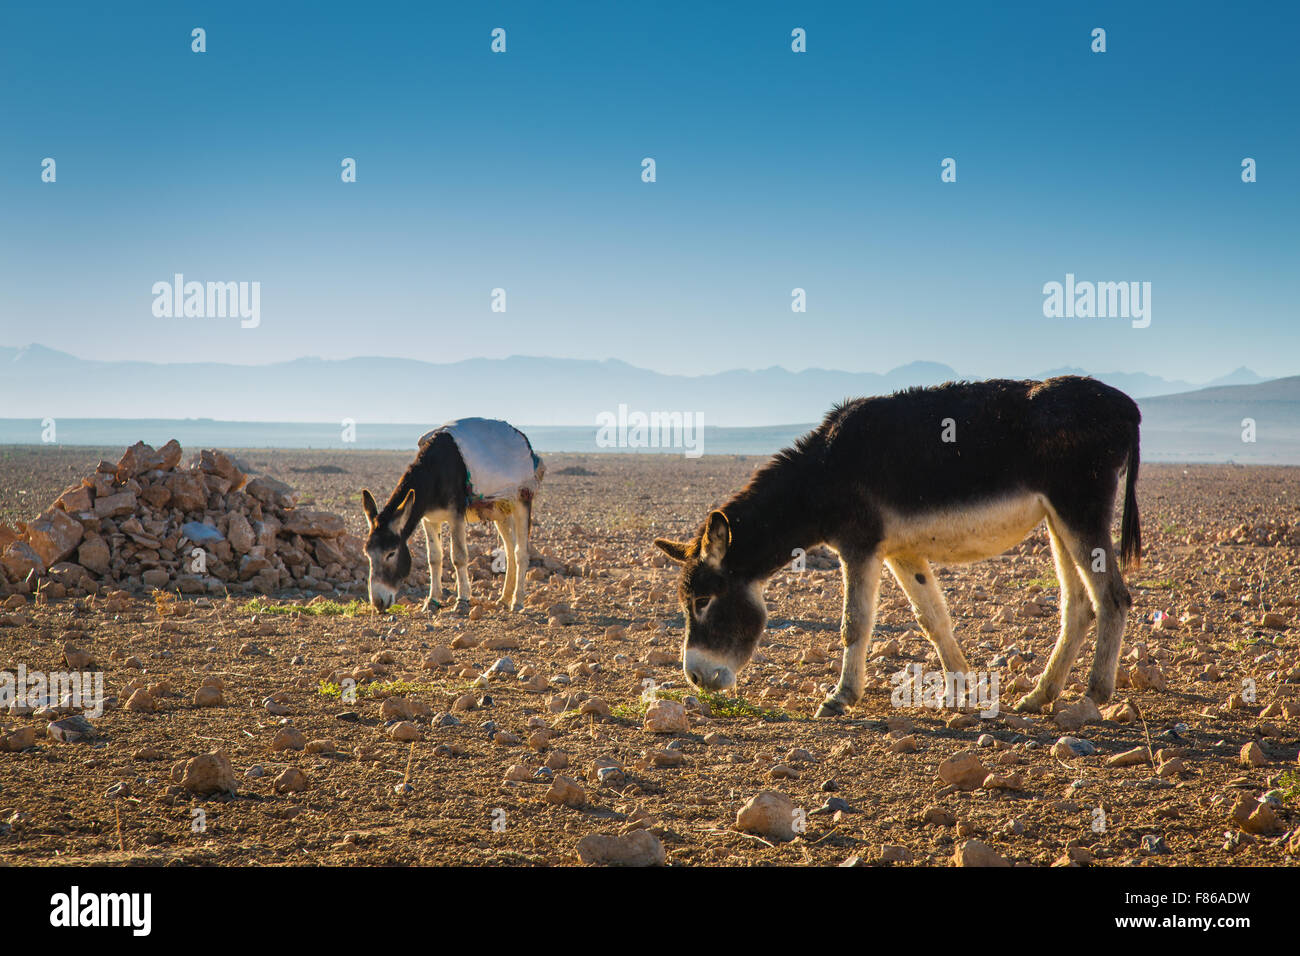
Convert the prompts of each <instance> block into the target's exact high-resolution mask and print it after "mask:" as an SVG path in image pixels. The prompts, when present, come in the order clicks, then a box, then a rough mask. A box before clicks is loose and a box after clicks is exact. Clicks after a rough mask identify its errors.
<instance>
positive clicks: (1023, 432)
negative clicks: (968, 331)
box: [655, 375, 1142, 717]
mask: <svg viewBox="0 0 1300 956" xmlns="http://www.w3.org/2000/svg"><path fill="white" fill-rule="evenodd" d="M1140 422H1141V414H1140V413H1139V411H1138V408H1137V405H1136V404H1134V402H1133V400H1132V399H1130V398H1129V397H1128V396H1127V395H1125V394H1124V393H1123V392H1120V391H1118V390H1116V389H1114V388H1111V387H1110V386H1108V385H1104V384H1102V383H1101V382H1098V381H1096V380H1094V379H1091V378H1083V377H1079V376H1074V375H1067V376H1061V377H1059V378H1050V379H1047V380H1046V381H1042V382H1036V381H1007V380H993V381H987V382H975V383H965V382H962V383H948V384H946V385H940V386H937V387H934V388H926V389H919V388H913V389H907V390H905V391H901V392H898V393H895V394H893V395H890V396H885V397H878V398H860V399H856V400H854V401H849V402H846V403H844V404H841V405H838V406H836V407H835V408H833V409H831V411H830V412H829V413H828V414H827V416H826V418H825V420H824V421H823V422H822V423H821V425H820V426H819V427H818V428H816V429H815V430H814V431H812V432H810V433H809V434H807V435H805V436H803V437H802V438H800V439H799V440H798V441H797V442H796V443H795V446H794V447H793V448H789V449H786V450H784V451H782V452H780V453H779V454H777V455H776V456H775V457H774V458H773V459H772V460H771V461H770V462H768V463H767V464H766V465H764V466H763V467H762V468H760V469H759V470H758V471H757V472H755V473H754V475H753V477H752V478H751V479H750V482H749V484H748V485H746V486H745V488H744V489H742V490H741V491H740V492H739V493H737V494H736V495H735V496H734V497H733V498H732V499H731V500H730V501H729V502H727V503H726V504H724V505H723V506H722V507H721V508H719V509H717V510H715V511H712V512H710V513H709V515H708V517H707V519H706V520H705V521H704V524H703V526H702V527H701V528H700V529H699V530H698V531H697V532H696V534H695V537H694V538H693V539H692V540H690V541H688V542H679V541H668V540H664V539H662V538H660V539H657V540H656V541H655V545H656V546H657V547H658V548H660V550H662V551H663V552H664V553H665V554H667V555H668V556H669V557H670V558H671V559H672V560H673V561H675V562H677V563H678V564H680V565H681V566H682V573H681V580H680V584H679V588H678V598H679V601H680V603H681V606H682V611H683V614H684V616H685V620H686V635H685V639H684V641H683V643H682V669H683V671H684V672H685V675H686V678H687V680H689V681H690V682H691V683H692V684H694V685H696V686H698V687H703V688H705V689H709V690H726V689H729V688H731V687H733V686H734V685H735V682H736V675H737V673H738V672H739V671H740V669H741V668H743V667H744V666H745V664H746V663H748V661H749V659H750V657H751V656H752V655H753V653H754V648H755V646H756V645H757V643H758V638H759V635H760V634H761V633H762V631H763V627H764V625H765V623H766V620H767V607H766V605H765V603H764V601H763V595H762V589H763V584H764V582H765V581H766V580H767V579H768V578H770V577H771V576H772V575H773V574H774V573H775V572H776V571H777V570H778V569H780V568H781V567H782V566H783V565H785V564H787V563H788V562H789V561H790V559H791V555H792V554H793V552H794V551H795V549H797V548H805V549H806V548H810V547H813V546H816V545H818V544H826V545H828V546H829V547H831V548H832V549H833V550H834V551H835V552H836V553H837V554H838V555H839V557H840V563H841V567H842V573H843V579H844V614H843V618H842V621H841V624H840V636H841V640H842V641H843V644H844V657H843V661H842V667H841V672H840V679H839V684H838V685H837V686H836V688H835V690H834V692H833V693H831V694H830V695H829V696H828V697H827V699H826V700H825V702H823V703H822V705H821V707H820V708H819V709H818V711H817V716H819V717H833V716H839V715H842V714H843V713H844V712H845V709H846V708H847V707H849V706H852V705H853V704H856V703H857V702H858V701H859V700H860V699H861V698H862V694H863V683H864V679H865V667H866V649H867V644H868V643H869V639H870V636H871V630H872V626H873V624H874V621H875V612H876V597H877V593H878V589H879V585H880V576H881V574H880V572H881V567H882V565H883V566H884V567H887V568H888V569H889V570H890V572H891V573H892V574H893V576H894V578H895V579H896V580H897V581H898V584H899V586H900V587H901V588H902V589H903V591H904V592H905V593H906V594H907V597H908V599H909V601H910V602H911V605H912V610H913V613H914V614H915V615H916V618H917V621H918V622H919V623H920V625H921V629H922V630H923V631H924V632H925V634H926V637H928V638H929V640H930V642H931V643H932V644H933V645H934V647H935V649H936V650H937V651H938V654H939V660H940V662H941V664H942V665H943V670H944V676H945V680H946V681H947V683H946V686H947V687H953V686H954V682H953V681H954V677H955V675H965V674H966V673H968V667H967V664H966V658H965V656H964V655H963V654H962V651H961V648H960V647H959V646H958V645H957V642H956V640H955V639H954V637H953V631H952V621H951V619H950V618H949V616H948V608H947V604H946V603H945V601H944V597H943V592H942V591H941V590H940V588H939V585H938V582H937V581H936V580H935V577H934V572H933V571H932V570H931V568H930V562H931V561H936V562H941V563H969V562H972V561H977V560H980V559H982V558H986V557H990V556H992V555H996V554H998V553H1000V552H1002V551H1005V550H1006V549H1007V548H1009V547H1011V546H1012V545H1014V544H1016V543H1017V542H1018V541H1020V540H1022V539H1023V538H1024V537H1025V536H1026V535H1027V534H1028V533H1029V532H1030V531H1031V530H1032V529H1033V528H1034V527H1036V526H1037V525H1038V523H1039V522H1040V521H1042V520H1043V519H1044V518H1046V519H1047V528H1048V533H1049V535H1050V538H1051V544H1052V555H1053V557H1054V559H1055V563H1056V576H1057V579H1058V581H1059V582H1060V585H1061V633H1060V637H1059V639H1058V640H1057V642H1056V647H1055V649H1054V650H1053V651H1052V655H1051V658H1050V660H1049V661H1048V663H1047V667H1046V669H1045V670H1044V671H1043V673H1042V676H1041V677H1040V678H1039V680H1038V683H1037V686H1035V687H1034V689H1033V690H1032V691H1030V692H1029V693H1028V694H1026V695H1025V696H1024V697H1023V698H1021V699H1020V700H1019V701H1018V702H1017V704H1016V710H1019V711H1031V712H1034V711H1038V710H1039V709H1041V708H1042V707H1043V706H1044V705H1046V704H1047V703H1048V702H1050V701H1052V700H1054V699H1055V698H1056V697H1057V695H1058V694H1059V693H1060V692H1061V689H1062V688H1063V687H1064V685H1065V680H1066V676H1067V675H1068V674H1069V672H1070V668H1071V667H1072V666H1073V664H1074V660H1075V658H1076V657H1077V656H1078V653H1079V649H1080V647H1081V645H1082V644H1083V640H1084V637H1085V636H1086V634H1087V631H1088V627H1089V623H1090V621H1091V620H1092V618H1093V617H1094V616H1095V618H1096V620H1097V647H1096V655H1095V658H1094V660H1093V664H1092V671H1091V674H1090V676H1089V681H1088V696H1089V697H1091V698H1092V699H1093V700H1094V701H1096V702H1098V703H1101V702H1104V701H1105V700H1107V699H1108V698H1109V697H1110V695H1111V694H1112V692H1113V691H1114V688H1115V670H1116V666H1117V663H1118V659H1119V650H1120V638H1121V635H1122V634H1123V631H1124V624H1125V620H1126V618H1127V615H1128V609H1129V608H1130V607H1131V606H1132V603H1133V601H1132V598H1131V597H1130V595H1129V592H1128V589H1127V588H1126V587H1125V584H1124V578H1123V576H1122V575H1121V573H1120V566H1119V563H1118V562H1117V561H1116V560H1115V550H1114V544H1113V542H1112V541H1111V532H1110V526H1111V518H1112V515H1113V512H1114V499H1115V492H1116V489H1117V487H1118V484H1119V475H1120V473H1121V472H1122V471H1127V483H1126V486H1125V490H1124V512H1123V518H1122V520H1121V533H1120V553H1121V556H1122V558H1123V562H1124V567H1125V570H1128V569H1130V568H1136V567H1138V566H1139V565H1140V562H1141V555H1142V538H1141V528H1140V526H1139V521H1138V509H1137V498H1136V495H1135V492H1134V486H1135V484H1136V482H1137V474H1138V425H1139V423H1140Z"/></svg>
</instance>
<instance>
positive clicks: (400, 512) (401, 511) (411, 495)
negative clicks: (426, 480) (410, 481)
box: [393, 488, 415, 519]
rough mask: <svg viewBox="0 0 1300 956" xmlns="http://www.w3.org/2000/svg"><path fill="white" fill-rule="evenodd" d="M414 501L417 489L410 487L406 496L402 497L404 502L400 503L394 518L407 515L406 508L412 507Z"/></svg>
mask: <svg viewBox="0 0 1300 956" xmlns="http://www.w3.org/2000/svg"><path fill="white" fill-rule="evenodd" d="M414 503H415V489H414V488H409V489H407V492H406V497H405V498H403V499H402V503H401V504H400V505H398V506H397V510H396V511H394V512H393V518H394V519H397V518H402V517H405V516H406V509H408V508H410V507H411V505H412V504H414Z"/></svg>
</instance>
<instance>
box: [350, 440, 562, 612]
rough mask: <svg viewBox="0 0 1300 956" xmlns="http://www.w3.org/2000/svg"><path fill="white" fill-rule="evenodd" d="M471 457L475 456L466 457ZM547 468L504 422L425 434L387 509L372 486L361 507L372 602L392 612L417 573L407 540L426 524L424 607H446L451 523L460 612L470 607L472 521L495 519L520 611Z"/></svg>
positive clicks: (508, 584)
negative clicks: (445, 558)
mask: <svg viewBox="0 0 1300 956" xmlns="http://www.w3.org/2000/svg"><path fill="white" fill-rule="evenodd" d="M467 459H468V460H467ZM545 473H546V466H545V465H543V464H542V462H541V460H540V459H539V458H538V457H537V455H536V454H534V453H533V450H532V445H531V444H530V443H529V441H528V439H527V438H526V437H525V436H524V434H523V433H522V432H520V431H518V430H517V429H515V428H513V427H512V426H510V425H508V424H507V423H505V422H501V421H495V420H492V419H482V418H468V419H460V420H459V421H456V422H449V423H448V424H447V425H444V426H442V427H441V428H438V429H435V430H434V431H431V432H429V433H428V434H426V435H425V436H424V437H423V438H421V439H420V447H419V451H418V452H417V453H416V456H415V460H414V461H413V462H411V464H410V466H409V467H408V468H407V469H406V473H405V474H403V475H402V479H401V481H399V482H398V483H397V487H396V488H395V489H394V490H393V494H392V496H391V497H390V498H389V499H388V504H386V505H384V507H383V509H382V510H381V509H379V508H378V507H376V504H375V499H374V496H373V495H371V493H370V491H369V489H363V490H362V492H361V506H362V508H363V509H364V510H365V513H366V521H367V523H368V524H369V527H370V532H369V535H368V536H367V538H366V556H367V557H368V558H369V559H370V603H371V604H373V605H374V606H375V607H376V608H377V609H378V610H380V611H386V610H388V608H389V607H391V606H392V604H393V602H394V601H396V600H397V592H398V588H399V587H400V586H401V584H402V581H404V580H405V579H406V576H407V575H408V574H410V572H411V551H410V548H409V547H408V545H407V539H409V538H410V536H411V535H412V534H413V533H414V532H415V527H416V525H423V527H424V538H425V544H426V546H427V548H428V552H429V596H428V598H427V599H426V600H425V601H424V603H423V604H422V605H421V608H422V610H425V611H432V610H436V609H438V608H440V607H442V602H443V599H444V598H445V596H446V592H445V591H444V590H443V587H442V527H443V525H444V524H449V525H451V560H452V564H453V565H454V566H455V568H456V610H457V611H458V612H461V613H463V612H465V611H467V610H468V609H469V604H470V585H469V548H468V546H467V544H466V541H465V526H466V524H467V523H470V524H472V523H474V522H477V521H492V522H494V523H495V524H496V527H497V534H498V535H499V536H500V538H501V546H502V548H503V549H504V551H505V558H506V578H505V583H504V585H503V587H502V589H501V601H502V603H504V604H506V605H507V606H508V607H509V608H510V610H512V611H521V610H523V606H524V592H525V589H526V583H525V575H526V573H527V571H528V560H529V549H528V538H529V534H530V533H531V530H532V513H533V499H534V496H535V494H536V492H537V489H538V487H539V486H540V484H541V480H542V477H543V476H544V475H545Z"/></svg>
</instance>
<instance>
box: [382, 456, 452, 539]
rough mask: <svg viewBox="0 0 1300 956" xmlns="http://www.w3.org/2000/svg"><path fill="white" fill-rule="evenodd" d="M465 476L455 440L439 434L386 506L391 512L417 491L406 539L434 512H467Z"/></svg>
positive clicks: (412, 463) (408, 518) (405, 531)
mask: <svg viewBox="0 0 1300 956" xmlns="http://www.w3.org/2000/svg"><path fill="white" fill-rule="evenodd" d="M465 478H466V475H465V462H464V460H463V459H462V458H461V457H460V452H459V451H458V450H457V449H456V443H455V442H454V441H453V440H452V439H451V436H449V435H439V436H438V437H436V438H435V439H434V440H433V441H432V442H430V443H429V444H427V445H425V446H424V447H423V448H422V449H421V450H420V453H419V454H418V455H416V457H415V461H413V462H411V464H410V467H408V468H407V469H406V472H405V474H403V475H402V479H401V481H399V482H398V483H397V487H396V488H395V489H394V490H393V495H392V497H391V498H389V499H388V504H387V505H385V506H384V512H385V513H386V514H389V515H391V514H392V513H393V512H394V511H396V510H397V507H398V505H400V504H401V503H402V500H403V499H404V498H405V497H406V495H407V492H409V491H412V490H414V492H415V500H414V501H413V502H412V503H411V513H410V514H409V515H408V516H407V518H406V521H405V522H404V524H403V527H402V529H401V536H402V539H403V540H405V539H406V538H408V537H410V536H411V534H412V533H414V531H415V529H416V528H417V527H418V526H419V524H420V519H422V518H423V517H424V516H425V515H427V514H428V513H429V512H431V511H450V512H455V513H457V514H460V513H463V512H464V510H465V495H466V491H465Z"/></svg>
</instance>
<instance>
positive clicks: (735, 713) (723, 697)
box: [609, 688, 805, 723]
mask: <svg viewBox="0 0 1300 956" xmlns="http://www.w3.org/2000/svg"><path fill="white" fill-rule="evenodd" d="M655 696H656V697H659V698H662V699H664V700H675V701H678V702H679V703H680V702H681V701H684V700H685V699H686V698H687V697H695V698H697V699H698V700H699V701H701V702H702V703H704V704H707V705H708V707H709V711H710V712H711V713H712V714H713V716H714V717H715V718H724V719H736V718H746V719H749V720H766V721H768V722H769V723H779V722H782V721H787V720H804V719H805V718H803V717H800V716H798V715H797V714H791V713H789V712H788V711H784V710H779V709H776V710H773V709H769V708H766V707H760V706H758V705H757V704H754V703H751V702H750V701H747V700H745V698H743V697H740V696H739V695H737V696H734V697H733V696H730V695H728V694H717V693H714V692H712V691H707V690H697V689H695V688H690V689H686V688H683V689H680V690H678V689H667V690H665V689H664V688H656V689H655ZM649 706H650V702H649V701H648V700H646V699H644V698H637V700H636V701H635V702H633V703H631V704H619V705H617V706H615V707H611V708H610V709H609V713H610V716H612V717H617V718H618V719H620V720H627V721H631V722H632V723H640V722H641V721H643V720H644V719H645V711H646V708H647V707H649Z"/></svg>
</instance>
